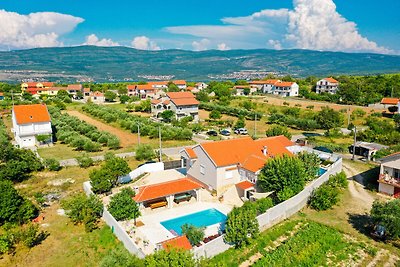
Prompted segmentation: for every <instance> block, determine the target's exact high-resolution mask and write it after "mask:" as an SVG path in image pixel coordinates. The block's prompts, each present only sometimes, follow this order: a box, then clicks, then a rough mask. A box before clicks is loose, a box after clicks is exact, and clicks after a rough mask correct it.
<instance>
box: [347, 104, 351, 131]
mask: <svg viewBox="0 0 400 267" xmlns="http://www.w3.org/2000/svg"><path fill="white" fill-rule="evenodd" d="M349 125H350V107H349V109H348V110H347V127H349Z"/></svg>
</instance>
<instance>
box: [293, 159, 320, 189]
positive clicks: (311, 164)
mask: <svg viewBox="0 0 400 267" xmlns="http://www.w3.org/2000/svg"><path fill="white" fill-rule="evenodd" d="M297 157H298V158H299V159H300V160H301V162H303V166H304V169H305V172H306V182H309V181H312V180H314V179H315V177H316V176H317V175H318V172H319V163H320V159H319V157H318V155H317V154H315V153H307V152H301V153H299V154H298V155H297Z"/></svg>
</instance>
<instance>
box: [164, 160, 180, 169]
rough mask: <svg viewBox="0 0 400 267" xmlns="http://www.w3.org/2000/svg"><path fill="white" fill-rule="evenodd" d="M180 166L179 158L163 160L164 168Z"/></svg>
mask: <svg viewBox="0 0 400 267" xmlns="http://www.w3.org/2000/svg"><path fill="white" fill-rule="evenodd" d="M181 167H182V161H181V160H172V161H166V162H164V170H171V169H178V168H181Z"/></svg>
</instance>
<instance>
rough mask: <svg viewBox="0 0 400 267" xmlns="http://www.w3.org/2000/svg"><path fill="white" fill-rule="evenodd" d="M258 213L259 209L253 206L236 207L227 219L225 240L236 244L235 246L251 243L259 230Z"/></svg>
mask: <svg viewBox="0 0 400 267" xmlns="http://www.w3.org/2000/svg"><path fill="white" fill-rule="evenodd" d="M245 204H246V203H245ZM256 215H257V211H256V210H255V209H254V208H252V206H247V205H243V206H242V207H240V208H239V207H234V208H233V209H232V211H231V212H230V213H229V214H228V219H227V221H226V225H225V231H226V235H225V241H226V242H228V243H231V244H234V245H235V247H242V246H243V245H246V244H249V243H250V240H252V239H254V238H255V237H257V235H258V232H259V229H258V221H257V219H256Z"/></svg>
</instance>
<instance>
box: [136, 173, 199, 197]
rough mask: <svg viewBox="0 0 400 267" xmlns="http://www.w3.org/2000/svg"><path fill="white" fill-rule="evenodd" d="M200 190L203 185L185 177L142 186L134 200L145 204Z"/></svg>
mask: <svg viewBox="0 0 400 267" xmlns="http://www.w3.org/2000/svg"><path fill="white" fill-rule="evenodd" d="M199 188H202V185H200V184H199V183H197V182H195V181H194V180H192V179H190V178H187V177H185V178H181V179H177V180H173V181H168V182H164V183H159V184H153V185H147V186H142V187H140V188H139V193H138V194H137V195H136V196H134V197H133V199H134V200H135V201H136V202H143V201H148V200H152V199H158V198H161V197H165V196H170V195H175V194H179V193H184V192H187V191H191V190H195V189H199Z"/></svg>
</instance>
